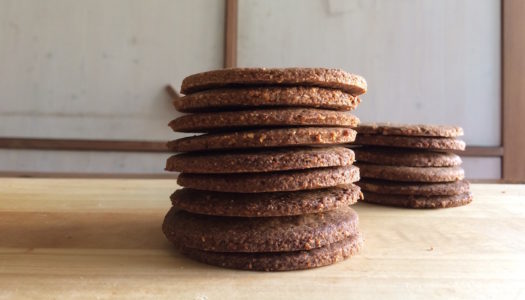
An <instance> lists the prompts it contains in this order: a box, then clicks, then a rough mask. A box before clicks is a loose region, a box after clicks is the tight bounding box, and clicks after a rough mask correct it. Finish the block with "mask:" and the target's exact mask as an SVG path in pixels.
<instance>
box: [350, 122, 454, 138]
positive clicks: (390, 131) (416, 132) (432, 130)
mask: <svg viewBox="0 0 525 300" xmlns="http://www.w3.org/2000/svg"><path fill="white" fill-rule="evenodd" d="M357 132H358V133H360V134H367V135H399V136H426V137H458V136H462V135H463V128H461V127H458V126H446V125H422V124H411V125H405V124H397V125H396V124H390V123H372V124H362V125H361V126H359V128H358V129H357Z"/></svg>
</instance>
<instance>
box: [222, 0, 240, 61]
mask: <svg viewBox="0 0 525 300" xmlns="http://www.w3.org/2000/svg"><path fill="white" fill-rule="evenodd" d="M237 5H238V2H237V0H226V19H225V30H224V32H225V39H224V67H225V68H234V67H236V66H237V10H238V9H237Z"/></svg>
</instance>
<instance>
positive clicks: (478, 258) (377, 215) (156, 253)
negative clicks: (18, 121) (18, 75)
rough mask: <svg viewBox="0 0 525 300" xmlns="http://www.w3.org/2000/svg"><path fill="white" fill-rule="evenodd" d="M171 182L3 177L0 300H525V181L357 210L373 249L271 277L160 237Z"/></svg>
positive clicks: (0, 185)
mask: <svg viewBox="0 0 525 300" xmlns="http://www.w3.org/2000/svg"><path fill="white" fill-rule="evenodd" d="M175 188H177V186H176V184H175V182H174V180H173V179H169V180H164V179H162V180H161V179H149V180H137V179H128V180H123V179H29V178H26V179H16V178H0V299H3V298H9V299H10V298H16V297H20V298H63V297H68V298H75V297H77V298H89V299H94V298H108V297H115V296H118V297H122V298H126V299H130V298H145V297H152V298H156V299H158V298H170V299H179V298H180V299H234V298H239V299H246V298H250V299H276V298H285V299H311V298H314V299H316V298H317V299H338V298H346V299H349V298H352V299H390V298H392V299H394V298H401V299H411V298H413V299H421V298H426V299H431V298H443V299H452V298H471V299H474V298H475V299H482V298H495V299H496V298H497V299H524V298H525V186H524V185H482V184H475V185H473V186H472V190H473V192H474V202H473V203H472V204H470V205H468V206H465V207H459V208H451V209H440V210H409V209H396V208H388V207H381V206H375V205H370V204H365V203H360V204H358V205H355V206H354V207H355V209H356V210H357V212H358V213H359V216H360V224H361V231H362V232H363V234H364V236H365V246H364V248H363V250H362V251H361V252H360V254H359V255H358V256H356V257H353V258H351V259H349V260H347V261H345V262H342V263H338V264H336V265H333V266H329V267H324V268H319V269H315V270H307V271H294V272H280V273H264V272H248V271H236V270H227V269H221V268H217V267H213V266H208V265H204V264H201V263H197V262H193V261H191V260H189V259H186V258H184V257H182V256H181V255H179V254H178V253H177V252H176V251H174V250H173V249H172V247H171V246H170V244H169V243H168V242H167V241H166V240H165V238H164V236H163V235H162V233H161V229H160V226H161V222H162V219H163V215H164V213H165V212H166V211H167V210H168V208H169V206H170V202H169V199H168V196H169V194H170V193H171V192H172V191H173V190H174V189H175Z"/></svg>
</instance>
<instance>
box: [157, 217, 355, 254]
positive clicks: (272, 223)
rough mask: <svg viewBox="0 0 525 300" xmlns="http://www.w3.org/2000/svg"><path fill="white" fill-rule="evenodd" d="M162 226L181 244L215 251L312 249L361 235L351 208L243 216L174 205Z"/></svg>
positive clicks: (175, 241) (181, 245)
mask: <svg viewBox="0 0 525 300" xmlns="http://www.w3.org/2000/svg"><path fill="white" fill-rule="evenodd" d="M162 229H163V232H164V234H165V235H166V237H167V238H168V240H170V241H171V242H172V243H174V244H175V245H176V246H178V247H187V248H193V249H199V250H204V251H214V252H287V251H299V250H311V249H315V248H320V247H323V246H327V245H330V244H332V243H335V242H338V241H342V240H344V239H346V238H348V237H351V236H354V235H356V234H357V229H358V217H357V213H356V212H355V211H354V210H352V209H351V208H349V207H344V208H341V209H338V210H333V211H329V212H324V213H318V214H307V215H300V216H290V217H266V218H239V217H216V216H204V215H198V214H191V213H188V212H185V211H178V210H177V209H176V208H173V207H172V208H171V209H170V211H169V212H168V214H167V215H166V217H165V219H164V223H163V225H162Z"/></svg>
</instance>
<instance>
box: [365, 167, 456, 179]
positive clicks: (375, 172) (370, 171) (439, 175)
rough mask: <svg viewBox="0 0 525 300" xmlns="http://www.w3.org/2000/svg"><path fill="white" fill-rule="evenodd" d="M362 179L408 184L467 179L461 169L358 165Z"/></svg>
mask: <svg viewBox="0 0 525 300" xmlns="http://www.w3.org/2000/svg"><path fill="white" fill-rule="evenodd" d="M356 166H358V167H359V169H360V174H361V177H363V178H374V179H383V180H391V181H408V182H452V181H456V180H462V179H463V178H465V171H464V170H463V169H462V168H461V167H444V168H442V167H428V168H420V167H401V166H386V165H374V164H368V163H358V164H356Z"/></svg>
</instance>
